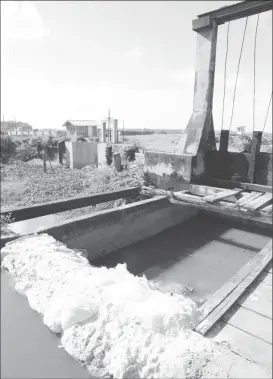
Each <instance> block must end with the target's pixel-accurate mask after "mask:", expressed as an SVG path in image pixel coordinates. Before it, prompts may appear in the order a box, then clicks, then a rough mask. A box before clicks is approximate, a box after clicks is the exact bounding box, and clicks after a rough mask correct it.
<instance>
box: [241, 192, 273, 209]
mask: <svg viewBox="0 0 273 379" xmlns="http://www.w3.org/2000/svg"><path fill="white" fill-rule="evenodd" d="M270 203H272V193H265V194H264V195H262V196H259V197H258V198H256V199H254V200H252V201H250V202H248V203H247V204H245V207H247V208H249V209H254V210H255V211H258V210H259V209H261V208H262V207H265V206H267V205H269V204H270Z"/></svg>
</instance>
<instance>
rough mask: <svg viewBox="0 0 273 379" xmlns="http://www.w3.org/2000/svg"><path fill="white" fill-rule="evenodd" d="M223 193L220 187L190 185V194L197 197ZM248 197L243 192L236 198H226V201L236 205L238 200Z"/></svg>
mask: <svg viewBox="0 0 273 379" xmlns="http://www.w3.org/2000/svg"><path fill="white" fill-rule="evenodd" d="M221 191H223V188H219V187H210V186H202V185H198V184H190V187H189V192H190V193H191V194H192V195H197V196H209V195H213V194H215V193H218V192H221ZM246 194H247V195H248V193H247V192H245V193H243V192H240V193H238V195H235V196H233V195H232V196H229V197H226V198H225V201H229V202H231V203H236V202H237V201H238V198H239V197H240V198H241V197H242V196H244V195H246Z"/></svg>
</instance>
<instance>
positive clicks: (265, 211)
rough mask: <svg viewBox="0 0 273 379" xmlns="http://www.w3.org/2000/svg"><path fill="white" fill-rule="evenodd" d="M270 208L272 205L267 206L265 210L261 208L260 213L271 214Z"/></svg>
mask: <svg viewBox="0 0 273 379" xmlns="http://www.w3.org/2000/svg"><path fill="white" fill-rule="evenodd" d="M272 208H273V205H272V204H270V205H267V206H266V207H265V208H262V209H261V213H268V214H272Z"/></svg>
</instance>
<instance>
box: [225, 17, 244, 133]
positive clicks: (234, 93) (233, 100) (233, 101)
mask: <svg viewBox="0 0 273 379" xmlns="http://www.w3.org/2000/svg"><path fill="white" fill-rule="evenodd" d="M247 22H248V17H247V18H246V23H245V29H244V35H243V40H242V45H241V51H240V57H239V62H238V67H237V74H236V79H235V86H234V92H233V99H232V111H231V118H230V125H229V131H230V129H231V125H232V120H233V112H234V104H235V95H236V88H237V81H238V75H239V69H240V63H241V58H242V52H243V47H244V42H245V34H246V27H247Z"/></svg>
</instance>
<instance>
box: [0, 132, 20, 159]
mask: <svg viewBox="0 0 273 379" xmlns="http://www.w3.org/2000/svg"><path fill="white" fill-rule="evenodd" d="M16 149H17V144H16V143H15V142H14V141H13V140H12V139H11V138H10V136H7V135H2V136H1V162H2V163H7V162H8V161H9V159H10V158H12V157H14V156H15V154H16Z"/></svg>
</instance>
